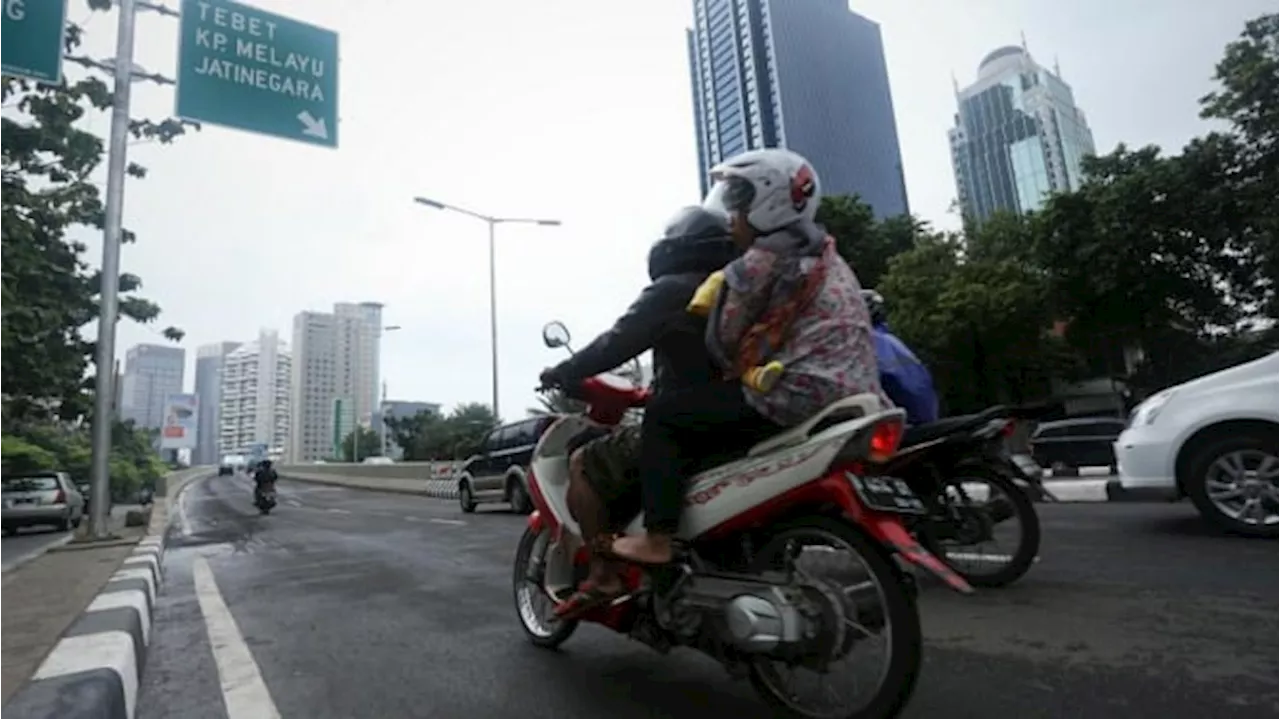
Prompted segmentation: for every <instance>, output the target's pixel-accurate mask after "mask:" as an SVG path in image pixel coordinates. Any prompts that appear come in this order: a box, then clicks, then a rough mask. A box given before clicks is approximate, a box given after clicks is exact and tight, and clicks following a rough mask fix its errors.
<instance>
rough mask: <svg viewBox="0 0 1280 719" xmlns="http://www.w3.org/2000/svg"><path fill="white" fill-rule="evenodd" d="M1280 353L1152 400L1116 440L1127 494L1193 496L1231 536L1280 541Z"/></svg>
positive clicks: (1139, 409)
mask: <svg viewBox="0 0 1280 719" xmlns="http://www.w3.org/2000/svg"><path fill="white" fill-rule="evenodd" d="M1277 357H1280V354H1277V353H1275V352H1272V353H1271V354H1269V355H1267V356H1266V357H1263V358H1261V359H1257V360H1254V361H1252V362H1246V363H1245V364H1242V365H1237V366H1235V367H1231V368H1228V369H1225V370H1222V371H1221V372H1215V373H1213V374H1210V375H1205V376H1204V377H1200V378H1198V379H1194V380H1191V381H1190V382H1186V383H1184V384H1180V385H1178V386H1176V387H1170V388H1168V389H1166V390H1163V391H1161V392H1157V393H1156V394H1154V395H1152V396H1151V397H1148V398H1147V400H1146V401H1145V402H1143V403H1142V404H1140V405H1138V406H1137V407H1136V408H1134V410H1133V413H1132V414H1131V415H1130V416H1129V425H1128V427H1127V428H1125V430H1124V432H1122V433H1121V434H1120V437H1119V438H1117V439H1116V443H1115V452H1116V462H1117V465H1118V473H1119V475H1120V484H1121V486H1123V487H1124V490H1125V493H1126V494H1130V495H1137V496H1144V495H1145V496H1157V497H1163V498H1166V499H1181V498H1183V497H1189V498H1190V499H1191V501H1192V502H1193V503H1194V504H1195V506H1196V509H1198V510H1199V511H1200V514H1201V515H1202V516H1203V517H1204V518H1205V519H1206V520H1208V521H1210V522H1212V523H1213V524H1216V525H1218V526H1220V527H1222V528H1224V529H1226V530H1228V531H1232V532H1236V533H1238V534H1244V535H1248V536H1255V537H1275V536H1276V533H1277V532H1276V530H1277V527H1278V526H1280V519H1278V510H1277V506H1278V503H1277V489H1276V476H1277V469H1278V468H1280V463H1278V462H1277V459H1276V436H1277V413H1278V412H1277V407H1278V405H1280V399H1278V397H1280V364H1278V363H1277Z"/></svg>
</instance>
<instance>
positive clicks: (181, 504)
mask: <svg viewBox="0 0 1280 719" xmlns="http://www.w3.org/2000/svg"><path fill="white" fill-rule="evenodd" d="M178 529H179V530H181V531H182V536H184V537H190V536H191V521H190V520H189V519H187V492H186V487H183V488H182V491H180V492H179V493H178Z"/></svg>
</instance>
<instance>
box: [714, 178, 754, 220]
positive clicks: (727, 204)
mask: <svg viewBox="0 0 1280 719" xmlns="http://www.w3.org/2000/svg"><path fill="white" fill-rule="evenodd" d="M713 179H714V180H715V184H714V185H712V186H711V191H710V192H708V193H707V198H706V199H705V200H703V201H702V207H703V208H704V209H707V210H710V211H712V212H721V213H724V214H725V215H728V216H730V217H732V216H733V215H736V214H738V213H740V212H749V211H750V210H751V203H752V202H754V201H755V199H756V188H755V186H754V185H752V184H751V183H750V182H749V181H747V180H744V179H743V178H741V177H735V176H732V175H730V176H724V175H720V176H717V177H715V178H713Z"/></svg>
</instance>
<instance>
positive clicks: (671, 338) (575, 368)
mask: <svg viewBox="0 0 1280 719" xmlns="http://www.w3.org/2000/svg"><path fill="white" fill-rule="evenodd" d="M706 278H707V273H703V272H682V273H678V274H670V275H665V276H663V277H659V278H658V279H657V280H655V281H654V282H653V284H651V285H649V286H648V287H646V288H645V289H644V291H643V292H641V293H640V296H639V297H638V298H636V301H635V302H633V303H632V304H631V307H630V308H628V309H627V311H626V313H625V314H623V315H622V317H620V318H618V321H617V322H616V323H614V325H613V328H612V329H610V330H608V331H607V332H605V333H604V334H602V335H600V336H599V337H597V338H595V340H593V341H592V342H591V344H589V345H587V346H586V347H583V348H582V349H581V350H580V351H579V352H578V353H577V354H575V355H574V356H573V357H570V358H569V359H567V360H565V361H564V362H561V363H560V364H559V365H557V366H556V367H555V368H553V369H552V374H553V375H554V377H555V378H556V380H557V381H559V382H561V383H563V384H566V385H570V386H571V385H572V384H573V383H575V382H580V381H582V380H584V379H586V378H587V377H591V376H594V375H597V374H600V373H601V372H608V371H609V370H611V369H613V368H615V367H618V366H619V365H621V364H622V363H624V362H626V361H628V360H630V359H631V358H632V357H635V356H637V355H639V354H641V353H642V352H644V351H645V350H649V349H652V350H653V386H652V390H653V391H654V392H655V393H657V392H665V391H670V390H672V389H679V388H681V387H688V386H691V385H699V384H705V383H707V382H710V381H712V380H713V379H717V378H719V377H720V375H721V371H720V370H719V369H718V368H717V367H716V365H715V363H714V362H713V361H712V359H711V354H710V353H709V352H708V351H707V347H706V342H705V340H704V332H703V330H704V328H705V326H706V320H704V319H702V318H701V317H698V316H696V315H692V314H689V313H688V312H687V311H685V307H687V306H688V304H689V300H691V299H693V293H694V291H695V290H697V289H698V286H699V285H701V284H702V281H703V280H705V279H706Z"/></svg>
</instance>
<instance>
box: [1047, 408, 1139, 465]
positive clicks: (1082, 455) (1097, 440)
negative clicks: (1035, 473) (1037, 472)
mask: <svg viewBox="0 0 1280 719" xmlns="http://www.w3.org/2000/svg"><path fill="white" fill-rule="evenodd" d="M1124 426H1125V421H1124V420H1123V419H1120V418H1118V417H1077V418H1074V419H1061V420H1056V421H1053V422H1043V423H1041V424H1040V426H1038V427H1036V429H1035V431H1034V432H1032V433H1031V442H1030V444H1031V457H1032V458H1033V459H1035V461H1036V464H1039V465H1040V466H1041V467H1047V468H1049V469H1064V468H1076V469H1078V468H1080V467H1110V468H1111V471H1112V472H1113V473H1114V472H1115V466H1116V456H1115V450H1114V449H1113V445H1114V444H1115V441H1116V437H1119V436H1120V433H1121V432H1123V431H1124Z"/></svg>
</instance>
